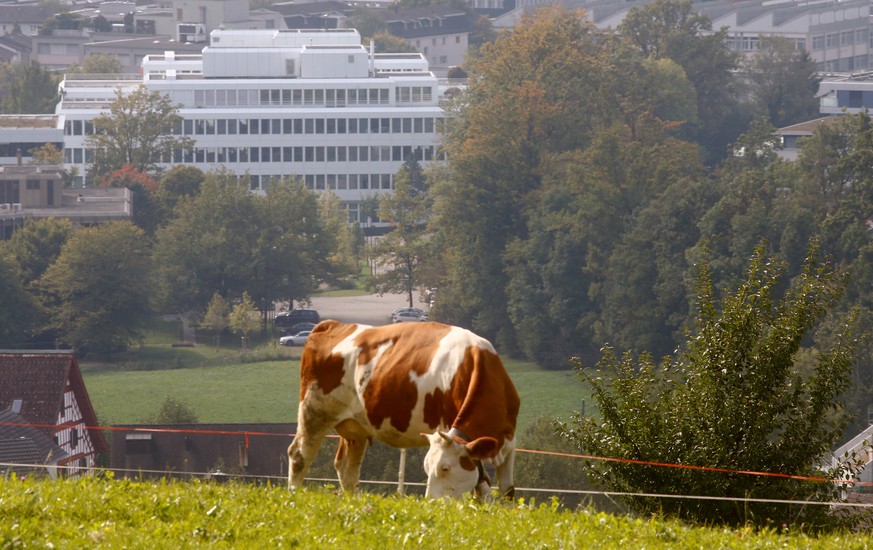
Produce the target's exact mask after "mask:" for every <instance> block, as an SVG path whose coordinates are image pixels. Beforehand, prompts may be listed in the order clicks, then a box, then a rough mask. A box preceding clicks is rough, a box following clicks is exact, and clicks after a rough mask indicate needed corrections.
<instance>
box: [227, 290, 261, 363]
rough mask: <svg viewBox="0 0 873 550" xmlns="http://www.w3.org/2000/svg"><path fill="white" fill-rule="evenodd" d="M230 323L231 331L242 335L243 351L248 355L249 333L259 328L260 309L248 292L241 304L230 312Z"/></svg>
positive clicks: (244, 293)
mask: <svg viewBox="0 0 873 550" xmlns="http://www.w3.org/2000/svg"><path fill="white" fill-rule="evenodd" d="M228 322H229V324H230V330H232V331H234V332H236V333H237V334H242V351H243V353H246V352H247V351H248V349H249V333H250V332H251V331H252V330H254V329H255V327H256V326H258V308H256V307H255V303H254V302H253V301H252V297H251V296H249V293H248V292H243V293H242V298H240V302H239V303H238V304H236V305H235V306H233V309H231V310H230V317H228Z"/></svg>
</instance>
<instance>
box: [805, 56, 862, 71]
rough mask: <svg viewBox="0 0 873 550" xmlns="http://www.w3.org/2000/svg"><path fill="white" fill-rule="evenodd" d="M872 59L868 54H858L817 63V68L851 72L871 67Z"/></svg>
mask: <svg viewBox="0 0 873 550" xmlns="http://www.w3.org/2000/svg"><path fill="white" fill-rule="evenodd" d="M869 65H870V59H869V57H868V56H866V55H856V56H854V57H843V58H840V59H830V60H828V61H822V62H820V63H816V67H815V69H816V70H817V71H819V72H829V73H850V72H854V71H864V70H867V69H868V68H869Z"/></svg>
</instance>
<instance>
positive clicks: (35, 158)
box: [29, 143, 79, 187]
mask: <svg viewBox="0 0 873 550" xmlns="http://www.w3.org/2000/svg"><path fill="white" fill-rule="evenodd" d="M29 152H30V156H31V157H32V158H31V160H30V162H31V164H57V165H59V166H63V164H64V151H63V150H61V149H58V148H57V147H56V146H55V144H54V143H46V144H45V145H43V146H41V147H36V148H34V149H31V150H30V151H29ZM78 175H79V169H78V168H77V167H75V166H73V167H71V168H61V178H62V179H63V180H64V187H71V186H72V185H73V179H74V178H75V177H76V176H78Z"/></svg>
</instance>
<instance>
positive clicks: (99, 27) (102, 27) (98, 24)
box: [91, 15, 112, 72]
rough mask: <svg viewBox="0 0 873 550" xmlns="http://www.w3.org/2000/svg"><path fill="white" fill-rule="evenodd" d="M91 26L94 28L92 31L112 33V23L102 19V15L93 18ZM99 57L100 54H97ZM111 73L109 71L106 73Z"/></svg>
mask: <svg viewBox="0 0 873 550" xmlns="http://www.w3.org/2000/svg"><path fill="white" fill-rule="evenodd" d="M91 24H92V25H93V26H94V30H95V31H97V32H112V23H110V22H109V20H108V19H106V18H105V17H103V16H102V15H98V16H97V17H95V18H94V19H93V20H92V21H91ZM98 55H101V54H98ZM108 72H111V71H108Z"/></svg>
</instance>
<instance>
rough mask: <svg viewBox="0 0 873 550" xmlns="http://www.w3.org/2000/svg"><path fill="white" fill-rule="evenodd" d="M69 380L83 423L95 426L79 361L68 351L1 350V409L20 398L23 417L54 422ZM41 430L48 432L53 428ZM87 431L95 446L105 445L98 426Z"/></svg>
mask: <svg viewBox="0 0 873 550" xmlns="http://www.w3.org/2000/svg"><path fill="white" fill-rule="evenodd" d="M68 380H69V383H70V386H71V387H72V389H73V392H74V393H75V395H76V401H77V403H78V405H79V410H80V411H81V413H82V419H83V421H84V422H85V425H87V426H97V415H96V414H95V413H94V408H93V407H92V406H91V401H90V399H89V398H88V392H87V390H86V389H85V381H84V380H83V378H82V373H81V371H80V370H79V364H78V362H77V361H76V357H75V355H73V353H72V352H69V351H68V352H53V351H0V381H2V383H0V410H3V409H9V408H11V407H12V404H13V402H14V401H15V400H16V399H20V400H21V401H22V402H21V409H20V414H21V416H22V417H24V418H26V419H27V420H28V421H29V422H32V423H33V424H38V425H44V426H54V425H55V424H57V421H58V415H59V414H60V413H61V411H62V410H63V406H64V388H65V387H66V385H67V381H68ZM44 431H45V433H47V434H49V435H50V434H51V433H52V431H53V430H52V429H51V428H44ZM88 431H89V432H90V434H91V438H92V442H93V444H94V448H95V450H97V451H103V450H106V449H107V448H108V446H107V444H106V439H105V438H104V437H103V434H102V433H101V431H100V430H96V429H93V430H88Z"/></svg>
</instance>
